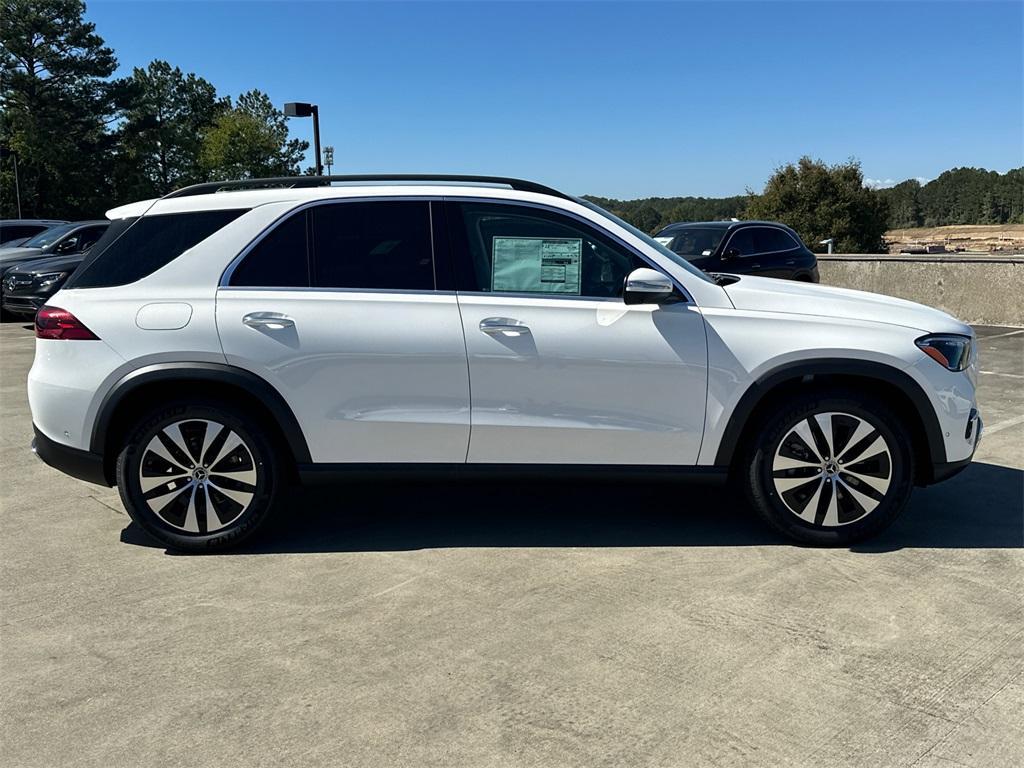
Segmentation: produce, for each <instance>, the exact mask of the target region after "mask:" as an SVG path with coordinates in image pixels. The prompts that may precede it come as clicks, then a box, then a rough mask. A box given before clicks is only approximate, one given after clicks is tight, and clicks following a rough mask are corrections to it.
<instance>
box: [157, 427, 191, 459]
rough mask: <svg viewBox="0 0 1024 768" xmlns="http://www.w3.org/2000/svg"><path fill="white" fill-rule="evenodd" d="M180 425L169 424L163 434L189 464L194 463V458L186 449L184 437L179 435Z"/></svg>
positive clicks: (186, 444)
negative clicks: (186, 458)
mask: <svg viewBox="0 0 1024 768" xmlns="http://www.w3.org/2000/svg"><path fill="white" fill-rule="evenodd" d="M181 424H182V422H180V421H179V422H178V423H177V424H171V426H169V427H168V428H167V429H165V430H164V434H165V435H167V437H168V438H169V439H170V441H171V442H172V443H173V444H174V445H175V446H176V447H177V449H178V450H179V451H181V452H182V453H183V454H184V455H185V456H186V457H188V459H189V460H190V461H191V463H193V464H194V463H195V461H196V457H195V456H193V455H192V451H190V450H189V449H188V441H187V440H185V436H184V435H183V434H182V433H181Z"/></svg>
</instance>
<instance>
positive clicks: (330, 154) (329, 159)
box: [324, 147, 334, 176]
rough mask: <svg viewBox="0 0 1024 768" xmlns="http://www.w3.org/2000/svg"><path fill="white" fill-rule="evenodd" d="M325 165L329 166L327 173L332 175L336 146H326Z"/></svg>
mask: <svg viewBox="0 0 1024 768" xmlns="http://www.w3.org/2000/svg"><path fill="white" fill-rule="evenodd" d="M324 165H326V166H327V175H328V176H330V175H331V166H332V165H334V147H324Z"/></svg>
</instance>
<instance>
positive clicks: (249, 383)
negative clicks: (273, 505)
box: [89, 362, 312, 464]
mask: <svg viewBox="0 0 1024 768" xmlns="http://www.w3.org/2000/svg"><path fill="white" fill-rule="evenodd" d="M172 381H209V382H216V383H218V384H227V385H229V386H233V387H237V388H239V389H241V390H244V391H246V392H248V393H250V394H251V395H253V396H254V397H256V398H257V399H258V400H259V401H260V403H261V404H262V405H263V406H264V407H265V408H266V409H267V410H268V411H269V412H270V415H271V416H272V417H273V418H274V419H275V421H276V422H277V426H278V427H279V428H280V430H281V434H283V435H284V438H285V440H286V441H287V443H288V447H289V448H290V449H291V452H292V455H293V456H294V457H295V461H296V462H297V463H300V464H308V463H310V462H311V461H312V459H311V458H310V455H309V446H308V445H307V444H306V438H305V436H304V435H303V433H302V428H301V427H300V426H299V422H298V420H297V419H296V418H295V414H294V413H293V412H292V409H291V408H290V407H289V406H288V403H287V402H285V399H284V398H283V397H282V396H281V393H280V392H278V391H277V390H276V389H275V388H274V387H273V386H271V385H270V384H269V383H268V382H267V381H266V380H265V379H263V378H261V377H259V376H257V375H256V374H255V373H252V372H251V371H247V370H245V369H244V368H238V367H237V366H233V365H226V364H223V363H189V362H180V363H154V364H152V365H146V366H143V367H141V368H137V369H135V370H134V371H130V372H129V373H126V374H125V375H124V376H122V377H121V378H120V379H118V380H117V382H116V383H115V384H114V386H112V387H111V388H110V390H109V391H108V392H107V394H106V395H105V396H104V397H103V401H102V402H101V403H100V407H99V410H98V411H97V414H96V419H95V420H94V422H93V429H92V437H91V438H90V441H89V445H90V450H91V452H93V453H97V454H100V455H102V454H103V452H104V447H105V445H106V441H107V431H108V429H109V427H110V424H111V421H112V420H113V417H114V414H115V413H116V412H117V408H118V406H119V405H120V404H121V403H122V402H123V401H124V399H125V398H126V397H127V396H128V395H130V394H131V393H132V392H134V391H136V390H137V389H139V388H140V387H143V386H147V385H149V384H155V383H166V382H172Z"/></svg>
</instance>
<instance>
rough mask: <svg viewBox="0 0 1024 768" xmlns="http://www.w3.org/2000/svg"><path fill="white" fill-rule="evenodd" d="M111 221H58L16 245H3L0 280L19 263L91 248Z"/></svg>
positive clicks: (0, 254)
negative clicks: (60, 222)
mask: <svg viewBox="0 0 1024 768" xmlns="http://www.w3.org/2000/svg"><path fill="white" fill-rule="evenodd" d="M109 225H110V222H109V221H107V220H105V219H100V220H98V221H76V222H73V223H71V224H58V225H57V226H55V227H50V228H49V229H47V230H45V231H43V232H40V233H39V234H37V235H35V236H34V237H31V238H29V239H28V240H26V241H25V242H24V243H23V244H22V245H20V246H18V247H17V248H0V281H2V280H3V277H4V275H5V274H6V273H7V270H9V269H11V268H12V267H14V266H15V265H17V264H23V263H25V262H28V261H33V260H35V259H45V258H49V257H50V256H68V255H70V254H72V253H80V252H82V251H87V250H89V248H91V247H92V246H93V244H94V243H95V242H96V241H97V240H99V239H100V237H101V236H102V235H103V233H104V232H106V231H107V227H108V226H109Z"/></svg>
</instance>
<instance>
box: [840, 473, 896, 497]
mask: <svg viewBox="0 0 1024 768" xmlns="http://www.w3.org/2000/svg"><path fill="white" fill-rule="evenodd" d="M842 475H852V476H853V477H855V478H857V480H859V481H860V482H862V483H864V484H865V485H868V486H870V487H871V488H874V489H875V490H876V491H878V492H879V493H881V494H884V493H885V492H886V491H888V490H889V478H887V477H872V476H871V475H863V474H861V473H860V472H853V471H852V470H850V469H843V471H842V473H841V475H840V476H842Z"/></svg>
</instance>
